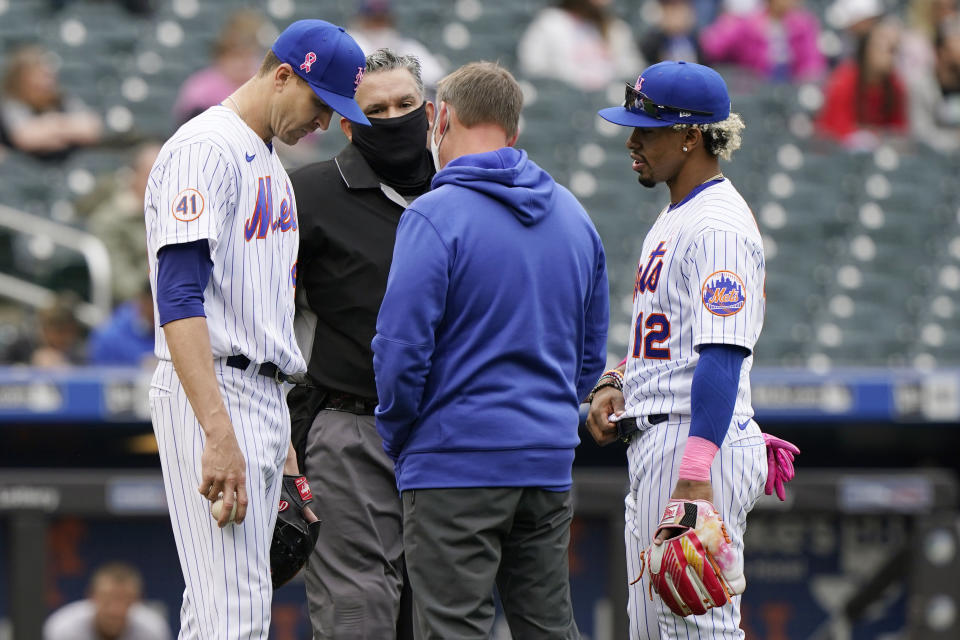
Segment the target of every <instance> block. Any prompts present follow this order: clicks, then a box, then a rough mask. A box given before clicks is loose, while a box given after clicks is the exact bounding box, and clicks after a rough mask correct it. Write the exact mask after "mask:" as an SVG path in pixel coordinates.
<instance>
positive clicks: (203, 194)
mask: <svg viewBox="0 0 960 640" xmlns="http://www.w3.org/2000/svg"><path fill="white" fill-rule="evenodd" d="M144 216H145V218H146V225H147V253H148V257H149V264H150V284H151V286H152V287H153V291H154V299H156V291H157V281H156V278H157V252H158V251H159V250H160V249H161V248H162V247H164V246H166V245H169V244H177V243H184V242H193V241H195V240H201V239H206V240H208V241H209V244H210V255H211V258H212V260H213V271H212V272H211V274H210V280H209V282H208V283H207V287H206V289H205V291H204V303H203V306H204V311H205V313H206V316H207V326H208V328H209V330H210V343H211V347H212V349H213V356H214V357H215V358H222V357H226V356H230V355H236V354H243V355H245V356H247V357H248V358H250V359H251V360H253V361H254V362H273V363H274V364H276V365H277V366H278V367H280V369H281V370H282V371H283V372H284V373H287V374H293V373H299V372H303V371H306V363H305V362H304V360H303V356H302V355H301V354H300V349H299V348H298V347H297V341H296V338H295V337H294V330H293V314H294V287H295V284H296V261H297V249H298V247H299V244H300V238H299V232H298V230H297V214H296V202H295V200H294V196H293V188H292V187H291V186H290V179H289V178H288V177H287V172H286V171H285V170H284V168H283V165H282V164H281V163H280V160H279V159H278V158H277V154H276V153H275V152H274V151H273V149H272V148H270V147H268V146H267V145H266V144H265V143H264V141H263V140H262V139H261V138H260V137H259V136H257V134H256V133H254V131H253V130H252V129H250V128H249V127H248V126H247V125H246V124H245V123H244V122H243V120H241V119H240V117H239V116H237V114H236V113H234V112H233V111H231V110H230V109H228V108H226V107H223V106H215V107H212V108H210V109H208V110H207V111H205V112H204V113H202V114H200V115H199V116H197V117H196V118H193V119H192V120H190V121H189V122H187V123H186V124H184V125H183V126H182V127H180V129H179V130H178V131H177V132H176V133H175V134H174V135H173V137H171V138H170V139H169V140H168V141H167V142H166V144H164V145H163V148H162V149H161V150H160V155H159V156H158V157H157V161H156V162H155V163H154V165H153V169H152V170H151V172H150V179H149V182H148V183H147V191H146V196H145V200H144ZM154 304H155V305H156V303H154ZM154 317H155V318H159V316H158V315H157V313H156V308H154ZM155 322H157V324H156V355H157V357H158V358H161V359H164V360H169V359H170V350H169V349H168V347H167V343H166V340H165V338H164V334H163V331H162V330H161V329H160V326H159V322H158V321H155Z"/></svg>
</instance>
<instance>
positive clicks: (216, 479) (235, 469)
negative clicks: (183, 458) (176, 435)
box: [197, 427, 248, 528]
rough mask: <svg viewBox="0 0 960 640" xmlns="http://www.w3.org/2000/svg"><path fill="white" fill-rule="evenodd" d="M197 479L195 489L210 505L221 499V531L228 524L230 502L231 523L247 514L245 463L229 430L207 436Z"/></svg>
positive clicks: (234, 436) (218, 523) (238, 522)
mask: <svg viewBox="0 0 960 640" xmlns="http://www.w3.org/2000/svg"><path fill="white" fill-rule="evenodd" d="M200 469H201V479H200V486H199V487H197V490H198V491H199V492H200V493H201V494H202V495H203V497H205V498H206V499H207V500H209V501H210V502H214V501H216V500H217V498H219V497H221V494H222V497H223V507H222V508H221V509H220V517H219V518H218V519H217V526H219V527H221V528H223V527H224V526H226V524H227V523H228V522H230V513H231V512H232V511H233V504H234V502H236V503H237V514H236V516H235V517H234V518H233V521H234V522H236V523H237V524H240V523H241V522H243V519H244V517H245V516H246V515H247V502H248V500H247V462H246V460H245V459H244V457H243V452H242V451H241V450H240V445H239V444H238V443H237V436H236V435H235V434H234V432H233V428H232V427H231V428H230V429H229V430H226V429H224V430H222V431H219V432H218V433H217V435H215V436H208V437H207V440H206V443H204V445H203V455H202V456H201V458H200Z"/></svg>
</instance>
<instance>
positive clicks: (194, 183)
mask: <svg viewBox="0 0 960 640" xmlns="http://www.w3.org/2000/svg"><path fill="white" fill-rule="evenodd" d="M228 158H229V156H227V155H226V154H225V153H224V152H223V151H222V150H221V149H220V148H219V147H218V146H217V145H215V144H213V143H211V142H210V141H208V140H205V141H199V142H192V143H190V144H185V145H183V146H179V147H175V148H173V149H172V150H171V151H170V154H169V155H168V156H167V157H166V158H163V159H162V162H163V163H164V166H163V167H162V168H160V167H156V168H155V169H154V172H155V173H157V169H159V170H160V171H159V172H158V173H159V180H157V185H158V188H157V189H155V190H154V191H153V193H154V194H155V195H154V197H155V198H156V202H154V203H153V208H154V210H155V211H156V215H155V217H154V218H153V220H151V221H150V222H152V223H153V224H154V225H156V226H155V228H154V229H153V231H154V233H152V234H150V238H151V246H150V252H151V253H152V254H153V255H154V256H156V254H157V252H158V251H159V250H160V249H161V248H163V247H165V246H167V245H170V244H180V243H185V242H194V241H196V240H208V241H209V242H210V253H211V255H212V254H213V253H214V252H215V251H216V247H217V242H218V238H219V236H220V230H221V229H222V228H223V224H224V220H225V219H226V217H227V215H228V212H229V211H232V210H233V209H234V208H235V207H236V199H237V191H236V177H235V175H234V173H235V169H234V168H233V165H232V164H231V162H230V161H229V159H228Z"/></svg>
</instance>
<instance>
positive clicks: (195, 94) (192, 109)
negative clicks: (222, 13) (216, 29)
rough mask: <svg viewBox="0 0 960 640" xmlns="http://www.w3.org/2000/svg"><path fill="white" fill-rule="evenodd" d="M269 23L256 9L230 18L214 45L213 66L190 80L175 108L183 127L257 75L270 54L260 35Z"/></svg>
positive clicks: (185, 85) (234, 14) (177, 117)
mask: <svg viewBox="0 0 960 640" xmlns="http://www.w3.org/2000/svg"><path fill="white" fill-rule="evenodd" d="M265 24H266V21H265V20H264V18H263V16H262V15H261V14H260V13H259V12H257V11H254V10H252V9H241V10H239V11H236V12H234V13H233V14H231V15H230V17H229V18H228V19H227V21H226V22H225V23H224V25H223V27H222V28H221V29H220V34H219V35H218V36H217V40H216V42H215V43H214V45H213V51H212V57H213V61H212V64H211V65H210V66H208V67H206V68H205V69H201V70H200V71H197V72H196V73H194V74H193V75H191V76H190V77H189V78H187V79H186V80H185V81H184V83H183V85H182V86H181V87H180V92H179V94H178V95H177V100H176V102H175V103H174V106H173V117H174V119H175V120H176V123H177V126H180V125H181V124H183V123H184V122H186V121H187V120H189V119H190V118H192V117H194V116H195V115H197V114H199V113H202V112H203V111H206V110H207V109H208V108H210V107H212V106H213V105H215V104H220V102H221V101H223V99H224V98H226V97H227V96H229V95H230V94H231V93H233V92H234V91H236V90H237V88H238V87H239V86H240V85H242V84H243V83H244V82H246V81H247V79H249V78H250V76H252V75H254V74H255V73H256V71H257V69H258V68H259V66H260V62H261V60H262V59H263V56H264V54H265V53H266V48H265V47H264V46H263V45H261V44H260V39H259V33H260V30H261V29H262V28H263V27H264V25H265Z"/></svg>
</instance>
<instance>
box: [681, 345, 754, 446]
mask: <svg viewBox="0 0 960 640" xmlns="http://www.w3.org/2000/svg"><path fill="white" fill-rule="evenodd" d="M749 354H750V352H749V351H748V350H746V349H744V348H743V347H738V346H736V345H730V344H705V345H703V346H701V347H700V359H699V360H698V361H697V367H696V368H695V369H694V370H693V382H692V384H691V388H690V435H691V436H699V437H701V438H704V439H706V440H709V441H711V442H713V443H714V444H715V445H717V446H718V447H719V446H720V444H721V443H722V442H723V439H724V438H725V437H726V435H727V429H728V428H729V427H730V420H731V419H732V418H733V409H734V405H735V404H736V402H737V389H738V388H739V386H740V368H741V367H742V366H743V359H744V358H746V357H747V356H748V355H749Z"/></svg>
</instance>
